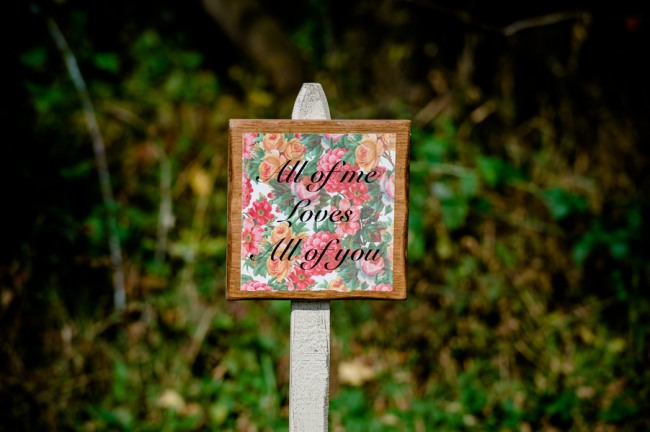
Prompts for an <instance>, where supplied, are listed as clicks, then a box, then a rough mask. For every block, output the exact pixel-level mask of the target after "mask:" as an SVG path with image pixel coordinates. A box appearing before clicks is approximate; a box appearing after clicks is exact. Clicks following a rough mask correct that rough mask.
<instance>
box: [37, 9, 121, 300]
mask: <svg viewBox="0 0 650 432" xmlns="http://www.w3.org/2000/svg"><path fill="white" fill-rule="evenodd" d="M33 10H34V12H35V13H40V10H39V9H38V8H37V7H33ZM46 20H47V27H48V30H49V32H50V35H51V36H52V38H53V39H54V42H55V43H56V46H57V48H58V49H59V51H61V55H62V56H63V60H64V61H65V65H66V68H67V70H68V74H69V75H70V79H71V80H72V82H73V84H74V87H75V89H76V90H77V94H78V95H79V99H80V100H81V106H82V109H83V113H84V117H85V120H86V126H87V127H88V132H90V136H91V138H92V142H93V151H94V153H95V164H96V166H97V174H98V176H99V186H100V189H101V194H102V201H103V203H104V206H105V207H106V210H107V216H106V223H107V226H108V243H109V249H110V254H111V267H112V273H113V301H114V304H115V309H116V310H117V311H122V310H123V309H124V306H125V304H126V290H125V282H124V265H123V263H122V249H121V246H120V239H119V236H118V234H117V216H116V210H117V206H116V203H115V199H114V198H113V188H112V187H111V176H110V172H109V171H108V163H107V161H106V146H105V145H104V139H103V138H102V134H101V131H100V130H99V124H98V123H97V116H96V114H95V108H94V107H93V103H92V100H91V99H90V94H89V93H88V88H87V87H86V82H85V81H84V78H83V76H82V75H81V71H80V70H79V65H78V64H77V59H76V58H75V56H74V53H73V52H72V50H71V49H70V46H69V45H68V42H67V41H66V40H65V38H64V37H63V34H62V33H61V30H60V29H59V26H57V25H56V23H55V22H54V20H53V19H52V18H49V17H46Z"/></svg>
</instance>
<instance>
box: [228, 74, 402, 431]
mask: <svg viewBox="0 0 650 432" xmlns="http://www.w3.org/2000/svg"><path fill="white" fill-rule="evenodd" d="M409 142H410V121H407V120H330V112H329V106H328V103H327V99H326V97H325V93H324V92H323V89H322V87H321V86H320V84H316V83H308V84H303V87H302V89H301V90H300V93H299V94H298V97H297V99H296V102H295V105H294V109H293V114H292V120H231V121H230V142H229V144H230V145H229V177H228V179H229V188H228V204H229V208H228V255H227V291H226V296H227V298H228V299H229V300H240V299H284V300H291V359H290V395H289V429H290V430H291V431H312V430H314V431H326V430H327V425H328V410H329V374H330V372H329V353H330V304H329V300H331V299H384V300H403V299H405V298H406V230H407V220H408V214H407V212H408V204H407V200H408V199H407V196H408V152H409Z"/></svg>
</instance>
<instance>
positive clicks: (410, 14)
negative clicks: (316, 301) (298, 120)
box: [0, 1, 650, 431]
mask: <svg viewBox="0 0 650 432" xmlns="http://www.w3.org/2000/svg"><path fill="white" fill-rule="evenodd" d="M445 4H446V3H445V2H431V3H426V2H393V1H384V2H380V5H375V4H374V2H359V3H358V4H356V5H354V6H351V5H347V4H343V2H337V1H333V2H327V3H321V2H307V3H306V5H303V6H299V7H298V6H296V7H295V8H284V9H283V4H280V5H277V6H268V8H269V13H270V14H271V16H273V17H274V19H276V20H277V21H278V22H279V23H281V24H282V26H283V28H284V29H285V30H286V31H287V33H288V34H289V36H290V37H291V39H292V40H293V41H294V42H295V44H296V46H297V47H298V48H299V49H300V50H301V53H302V55H303V56H304V58H306V59H308V61H309V62H310V64H312V65H313V66H314V70H316V71H317V72H315V73H314V75H313V79H314V80H315V81H318V82H321V83H322V84H323V87H324V89H325V91H326V93H327V95H328V98H329V103H330V108H331V110H332V113H333V116H334V117H335V118H408V119H413V131H412V154H411V171H410V176H411V177H410V180H411V181H410V206H409V212H410V214H409V225H408V227H409V228H408V229H409V243H408V260H409V274H408V280H409V288H408V290H409V299H408V300H407V301H406V302H403V303H393V302H360V301H349V302H333V303H332V360H331V367H332V384H331V387H332V389H331V393H332V394H331V405H330V424H331V429H332V430H336V431H338V430H346V431H384V430H395V431H425V430H443V431H445V430H448V431H457V430H499V431H515V430H517V431H532V430H546V431H557V430H577V431H609V430H643V429H644V428H648V427H649V421H650V418H649V417H648V413H647V407H648V405H649V404H650V395H649V393H648V392H649V386H648V384H649V382H650V381H649V380H650V375H649V372H648V368H647V365H648V362H649V361H650V356H649V351H650V350H649V348H648V333H649V328H648V318H649V307H650V301H649V299H648V294H647V293H648V287H649V276H650V264H649V263H650V261H649V260H648V258H649V254H650V253H649V251H648V249H647V248H646V247H645V246H646V243H647V241H648V225H647V220H648V195H647V190H648V185H649V182H648V180H649V176H648V170H647V148H648V146H647V139H648V135H647V132H648V131H647V124H646V125H645V126H644V121H646V120H647V115H648V105H647V100H650V99H649V98H648V86H647V84H646V83H645V80H643V79H641V77H645V76H647V75H644V73H645V72H647V66H645V67H644V66H642V65H641V64H640V63H639V62H640V60H639V58H640V57H642V56H641V55H640V53H641V51H640V47H645V46H646V45H644V44H645V43H646V42H647V40H648V37H647V35H648V28H647V24H646V23H645V22H643V19H642V17H641V18H640V19H641V21H640V23H641V24H638V23H637V24H638V25H640V26H641V27H639V28H637V27H634V25H636V24H634V23H636V22H637V21H634V20H635V19H639V18H638V16H637V15H635V14H634V13H632V12H629V11H626V10H613V12H612V11H609V10H608V11H602V10H598V9H594V10H588V11H586V12H585V15H584V16H583V17H582V18H578V19H573V20H570V21H567V22H561V23H557V24H554V25H551V26H544V27H539V28H537V27H535V28H530V29H527V30H525V31H522V32H521V33H517V34H515V35H513V36H509V37H505V36H503V35H499V34H494V31H493V30H491V29H490V28H491V27H490V26H487V25H478V24H481V23H480V22H478V21H477V19H475V20H474V21H472V20H470V21H467V19H465V20H463V19H462V17H463V16H464V17H465V18H466V17H467V16H473V17H478V16H480V17H482V19H484V20H486V22H487V23H489V24H490V25H491V26H492V27H495V26H500V25H505V24H508V23H509V22H510V21H515V20H518V19H524V18H526V17H529V16H531V15H535V14H540V13H547V12H548V13H551V12H553V10H552V9H549V10H541V9H540V7H541V6H540V5H531V6H529V7H527V8H525V7H522V8H521V9H518V10H512V11H509V12H508V13H506V14H505V16H500V15H499V14H496V12H494V11H485V10H483V9H481V8H482V7H483V6H477V5H475V4H469V3H467V4H465V3H463V4H462V5H460V6H458V7H462V8H463V11H465V13H466V15H462V14H460V15H459V14H456V13H455V12H454V10H451V9H447V6H445ZM49 6H50V8H49V9H48V10H47V13H48V14H50V15H51V16H52V17H53V18H54V19H55V20H57V21H58V22H59V24H60V25H61V27H62V30H63V33H64V34H65V36H66V37H67V38H68V41H69V43H70V45H71V47H72V49H73V51H74V52H75V55H76V56H77V60H78V62H79V64H80V68H81V70H82V73H83V74H84V77H85V79H86V81H87V83H88V85H89V89H90V93H91V96H92V98H93V102H94V104H95V108H96V111H97V116H98V118H99V122H100V129H101V131H102V133H103V135H104V139H105V142H106V151H107V154H108V157H109V168H110V171H111V174H112V178H113V187H114V189H115V195H116V201H117V203H118V208H117V216H118V226H119V235H120V240H121V241H122V244H123V253H124V257H125V270H126V280H127V298H128V306H127V310H126V311H125V312H124V313H123V314H116V313H114V312H113V311H112V304H111V299H112V295H111V289H112V287H111V282H110V269H109V265H110V260H109V259H108V248H107V229H106V226H107V225H106V224H107V222H106V218H107V215H108V213H109V212H107V209H106V208H105V207H104V205H103V204H102V202H101V200H100V198H99V197H100V194H99V185H98V182H97V177H96V173H95V167H94V160H93V155H92V150H91V144H90V139H89V137H88V134H87V130H86V125H85V123H84V118H83V114H82V112H81V108H80V104H79V100H78V97H77V95H76V93H75V91H74V88H73V86H72V84H71V82H70V79H69V77H68V76H67V74H66V72H65V68H64V67H63V62H62V59H61V56H60V53H58V51H57V50H56V47H55V46H54V44H53V42H52V41H51V40H50V39H49V36H48V34H47V31H46V27H45V24H44V22H43V21H42V19H41V18H40V17H38V16H36V15H34V14H32V13H30V12H29V11H28V10H27V9H25V10H20V11H19V12H18V13H17V20H18V21H19V22H20V23H23V24H24V27H25V28H26V29H27V30H29V31H28V32H25V34H21V36H23V37H22V39H20V43H18V44H17V45H16V48H15V53H14V54H15V61H14V62H13V63H12V64H11V68H10V72H12V73H13V76H14V78H16V82H12V83H11V84H10V85H11V86H14V87H15V88H13V89H12V92H13V93H11V95H10V101H12V102H15V104H14V105H12V106H13V107H14V108H12V113H11V115H10V116H9V117H7V118H9V119H10V120H11V123H12V124H11V125H10V126H11V127H12V128H13V129H15V131H14V132H15V134H14V135H13V136H20V137H22V141H15V142H14V141H12V142H9V143H7V144H6V149H5V151H6V156H5V157H3V161H4V162H5V163H7V169H5V170H4V171H3V174H4V175H5V176H6V178H4V179H3V183H4V185H11V190H10V191H8V192H7V196H6V200H7V202H8V203H11V202H17V199H18V198H20V199H21V201H22V200H25V201H23V202H25V204H23V205H21V206H17V207H15V208H13V209H12V210H10V211H9V212H8V213H9V214H8V217H9V219H10V221H9V222H8V223H7V224H6V225H5V227H4V228H5V230H6V231H7V236H6V241H5V242H4V244H3V254H2V261H1V262H0V294H1V304H0V307H1V309H0V310H1V314H0V361H1V362H2V363H0V365H1V366H2V367H1V371H0V402H1V406H2V410H0V411H1V413H0V430H8V431H9V430H11V431H18V430H26V431H27V430H39V431H41V430H83V431H104V430H123V431H160V430H163V431H194V430H246V431H248V430H285V429H286V428H287V423H288V420H287V419H288V396H287V395H288V384H289V383H288V367H289V346H288V338H289V313H290V304H289V302H280V301H277V302H270V301H251V302H231V303H228V302H226V301H225V300H224V280H225V250H226V233H227V225H226V209H227V195H226V192H227V163H228V161H227V122H228V119H230V118H273V117H275V118H287V117H288V116H289V114H290V112H291V107H292V104H293V100H294V98H295V94H288V95H287V94H281V93H279V92H276V91H275V90H274V88H273V87H272V84H271V83H270V82H269V81H268V79H267V76H266V75H265V74H264V73H263V72H262V71H261V69H260V68H259V67H258V65H257V64H256V63H255V62H254V61H251V60H250V59H249V58H248V57H246V56H245V55H244V54H243V52H242V51H241V50H239V49H238V45H237V44H235V43H233V42H231V41H229V40H228V39H227V38H226V36H225V35H224V34H223V33H221V32H220V31H219V28H218V26H217V24H216V23H213V22H212V21H210V19H209V18H208V17H207V14H206V13H205V12H204V11H203V10H202V9H200V7H199V5H198V4H197V5H191V6H183V7H182V8H181V7H180V6H179V5H177V4H175V3H173V2H162V3H153V2H142V3H138V5H137V6H135V5H128V4H126V2H118V3H117V4H116V5H112V4H111V5H109V4H108V3H107V2H100V3H98V4H93V5H90V4H86V3H83V2H78V1H64V2H55V3H53V4H51V5H49ZM284 6H286V5H284ZM538 6H540V7H538ZM552 6H553V5H550V6H548V7H549V8H551V7H552ZM272 8H275V9H272ZM496 9H499V8H496V7H495V10H496ZM501 9H502V8H501ZM501 9H499V10H501ZM610 12H611V13H610ZM458 17H460V18H458ZM503 20H509V21H503ZM483 24H485V23H483ZM633 24H634V25H633ZM477 41H478V42H477ZM601 57H604V58H605V59H606V60H607V61H608V62H609V63H611V64H612V65H615V66H611V68H610V69H601V68H599V67H600V66H599V65H600V64H601V63H600V62H601V61H603V60H601ZM468 71H469V72H468ZM472 71H473V72H472ZM12 98H13V99H12ZM644 101H645V102H644ZM164 203H169V204H170V207H169V208H167V207H165V205H164Z"/></svg>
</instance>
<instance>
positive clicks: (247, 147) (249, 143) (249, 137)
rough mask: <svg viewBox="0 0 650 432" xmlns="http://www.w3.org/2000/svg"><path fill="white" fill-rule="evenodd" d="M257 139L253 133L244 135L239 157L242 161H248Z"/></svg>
mask: <svg viewBox="0 0 650 432" xmlns="http://www.w3.org/2000/svg"><path fill="white" fill-rule="evenodd" d="M256 137H257V134H254V133H247V134H244V148H243V149H242V152H241V155H242V157H243V158H244V159H250V158H251V152H252V151H253V147H255V138H256Z"/></svg>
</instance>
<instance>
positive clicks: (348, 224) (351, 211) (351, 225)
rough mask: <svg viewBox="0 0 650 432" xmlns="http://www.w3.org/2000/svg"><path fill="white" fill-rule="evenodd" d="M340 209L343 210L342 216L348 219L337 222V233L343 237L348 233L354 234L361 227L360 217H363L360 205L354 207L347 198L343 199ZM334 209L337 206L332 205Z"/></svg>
mask: <svg viewBox="0 0 650 432" xmlns="http://www.w3.org/2000/svg"><path fill="white" fill-rule="evenodd" d="M338 209H339V210H341V211H342V212H343V213H342V215H341V218H343V219H346V221H345V222H343V221H339V222H337V224H336V234H338V235H339V236H340V237H343V236H344V235H346V234H347V235H354V234H355V233H356V232H357V231H359V228H360V227H361V225H360V224H359V219H361V209H360V208H359V207H352V206H351V205H350V201H348V200H347V199H345V198H343V199H342V200H341V203H340V204H339V208H338ZM334 210H335V208H334V207H332V211H334Z"/></svg>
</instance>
